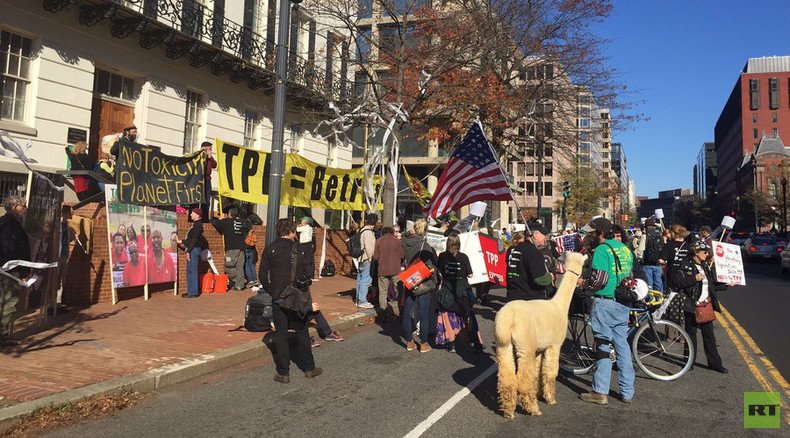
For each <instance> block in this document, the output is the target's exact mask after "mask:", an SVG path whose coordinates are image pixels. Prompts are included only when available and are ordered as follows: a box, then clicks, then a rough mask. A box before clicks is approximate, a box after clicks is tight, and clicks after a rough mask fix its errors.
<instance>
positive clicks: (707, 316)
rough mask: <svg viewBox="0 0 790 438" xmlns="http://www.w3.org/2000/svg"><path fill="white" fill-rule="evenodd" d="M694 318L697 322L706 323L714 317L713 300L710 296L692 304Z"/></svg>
mask: <svg viewBox="0 0 790 438" xmlns="http://www.w3.org/2000/svg"><path fill="white" fill-rule="evenodd" d="M694 319H695V320H696V321H697V324H706V323H709V322H711V321H713V320H714V319H716V312H714V311H713V302H712V301H711V300H710V297H707V298H705V299H704V300H702V302H701V303H697V304H695V305H694Z"/></svg>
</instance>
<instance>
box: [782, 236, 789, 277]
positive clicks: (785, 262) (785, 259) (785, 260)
mask: <svg viewBox="0 0 790 438" xmlns="http://www.w3.org/2000/svg"><path fill="white" fill-rule="evenodd" d="M781 264H782V274H788V273H790V243H788V244H787V246H785V249H784V251H782V261H781Z"/></svg>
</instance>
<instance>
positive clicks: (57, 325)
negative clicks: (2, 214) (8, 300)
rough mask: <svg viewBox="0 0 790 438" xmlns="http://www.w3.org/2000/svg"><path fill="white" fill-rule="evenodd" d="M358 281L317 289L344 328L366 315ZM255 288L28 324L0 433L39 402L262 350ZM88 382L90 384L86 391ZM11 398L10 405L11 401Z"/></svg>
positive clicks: (223, 363) (10, 362) (7, 374)
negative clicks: (248, 322)
mask: <svg viewBox="0 0 790 438" xmlns="http://www.w3.org/2000/svg"><path fill="white" fill-rule="evenodd" d="M355 284H356V280H354V279H353V278H348V277H343V276H336V277H331V278H322V279H320V281H317V282H315V283H314V284H313V286H312V288H311V292H312V294H313V298H314V300H315V301H316V302H318V303H319V304H320V305H321V308H322V312H323V313H324V315H325V316H326V318H327V320H329V323H330V325H332V328H333V329H334V330H344V329H347V328H350V327H353V326H354V325H356V324H357V323H360V322H365V321H367V319H368V318H369V317H370V316H371V315H372V314H373V312H372V311H364V312H361V311H359V310H360V309H358V308H357V307H356V306H355V305H354V303H353V302H352V298H351V296H352V293H351V292H350V291H351V290H352V289H353V288H354V286H355ZM252 295H253V293H252V292H251V291H250V290H247V291H242V292H228V293H225V294H205V295H203V296H201V297H200V298H199V299H193V300H185V299H182V298H181V297H180V296H175V295H173V294H171V293H159V294H155V295H154V296H152V298H151V299H150V300H148V301H145V300H143V299H133V300H128V301H121V302H119V303H118V304H117V305H115V306H113V305H111V304H97V305H94V306H91V307H88V308H83V309H76V308H75V309H71V311H70V312H68V313H64V314H61V315H59V316H58V318H50V321H51V324H50V326H49V327H45V328H44V329H43V330H41V329H36V328H35V327H32V326H31V327H28V328H25V329H22V330H21V331H20V332H19V333H18V334H16V335H15V337H17V338H20V339H22V341H21V344H20V345H19V346H17V347H11V348H4V349H2V350H0V352H1V353H2V354H0V370H2V373H1V374H0V397H2V400H0V406H6V407H4V408H2V409H0V430H2V429H3V427H2V423H4V422H5V420H7V419H9V418H14V417H18V416H19V415H24V414H25V413H28V412H32V410H33V409H35V408H36V407H40V406H42V405H49V404H59V403H65V402H69V401H75V400H77V399H80V398H84V397H87V396H91V395H98V394H102V393H108V392H113V391H117V390H119V389H122V388H131V389H135V390H140V391H145V390H153V389H156V388H160V387H164V386H167V385H169V384H173V383H177V382H180V381H183V380H187V379H189V378H193V377H196V376H199V375H201V374H205V373H208V372H212V371H216V370H217V369H221V368H224V367H228V366H232V365H234V364H237V363H239V362H242V361H244V360H248V359H251V358H254V357H257V356H260V355H261V354H264V353H265V354H268V351H267V350H265V347H264V346H263V344H262V343H261V342H260V339H261V338H262V336H263V334H262V333H249V332H247V331H246V330H244V328H243V327H241V325H242V323H243V316H244V307H245V304H246V301H247V298H249V297H250V296H252ZM80 388H81V389H80ZM9 405H10V406H9Z"/></svg>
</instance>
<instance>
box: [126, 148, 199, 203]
mask: <svg viewBox="0 0 790 438" xmlns="http://www.w3.org/2000/svg"><path fill="white" fill-rule="evenodd" d="M205 170H206V156H205V154H203V153H195V154H192V155H187V156H184V157H173V156H170V155H165V154H163V153H161V152H158V151H157V149H156V148H154V147H150V146H146V145H141V144H138V143H133V142H130V141H127V140H121V142H120V147H119V149H118V164H117V166H116V175H117V176H116V178H117V181H116V182H117V184H118V201H119V202H121V203H125V204H136V205H177V204H199V203H202V202H205V186H204V184H205V183H204V175H205Z"/></svg>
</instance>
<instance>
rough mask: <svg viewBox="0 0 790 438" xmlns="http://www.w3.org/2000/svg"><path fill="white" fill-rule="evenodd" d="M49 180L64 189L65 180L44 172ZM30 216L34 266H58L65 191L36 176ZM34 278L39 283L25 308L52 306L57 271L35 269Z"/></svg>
mask: <svg viewBox="0 0 790 438" xmlns="http://www.w3.org/2000/svg"><path fill="white" fill-rule="evenodd" d="M43 175H44V176H45V177H46V178H48V179H49V180H50V181H52V183H53V184H55V185H56V186H61V187H62V186H63V177H62V176H60V175H56V174H52V173H45V174H43ZM28 192H29V193H30V196H29V200H28V202H27V214H25V221H24V223H23V226H24V228H25V231H27V235H28V238H29V239H30V256H31V261H32V262H35V263H53V262H54V263H57V262H58V259H59V257H60V253H59V251H60V209H61V205H62V204H63V192H62V191H60V190H56V189H55V188H54V187H52V185H50V182H49V181H47V180H46V179H44V178H41V177H37V176H33V178H32V179H31V184H30V190H29V191H28ZM30 274H31V276H32V277H34V278H37V279H38V280H37V281H36V282H35V283H33V284H32V285H31V286H30V288H29V289H28V290H27V292H28V294H29V295H28V297H27V301H26V306H25V307H26V308H30V309H34V308H38V307H41V306H45V305H51V304H52V303H53V302H54V299H55V293H56V292H57V290H58V288H59V287H60V285H59V284H58V280H59V277H58V268H48V269H33V270H32V271H31V273H30Z"/></svg>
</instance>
